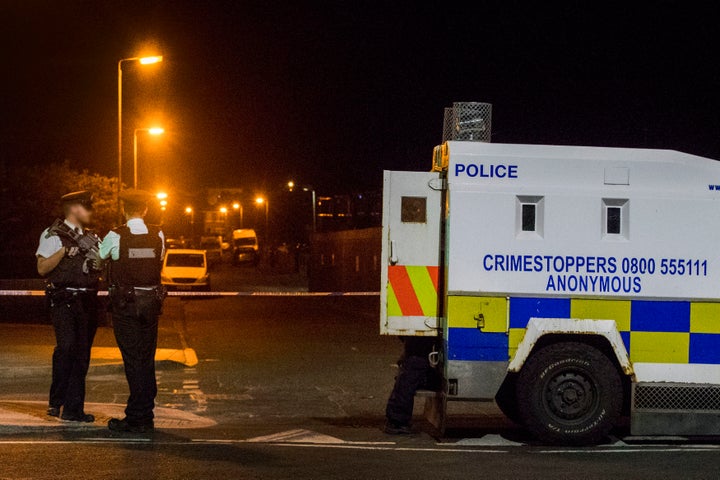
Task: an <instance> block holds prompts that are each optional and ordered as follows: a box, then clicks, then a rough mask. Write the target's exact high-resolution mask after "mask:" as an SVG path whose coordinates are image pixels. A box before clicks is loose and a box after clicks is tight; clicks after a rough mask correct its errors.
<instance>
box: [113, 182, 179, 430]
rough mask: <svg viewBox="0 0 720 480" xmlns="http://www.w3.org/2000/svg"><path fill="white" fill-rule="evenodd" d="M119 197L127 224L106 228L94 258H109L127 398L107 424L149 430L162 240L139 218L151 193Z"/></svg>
mask: <svg viewBox="0 0 720 480" xmlns="http://www.w3.org/2000/svg"><path fill="white" fill-rule="evenodd" d="M120 198H121V199H122V201H123V209H124V212H125V218H126V221H127V223H126V224H125V225H123V226H121V227H118V228H115V229H114V230H111V231H110V232H108V234H107V236H106V237H105V238H104V239H103V241H102V243H101V244H100V257H101V258H102V259H108V258H110V259H111V260H112V261H111V262H110V274H109V281H110V308H111V311H112V318H113V328H114V330H115V339H116V340H117V344H118V346H119V347H120V352H121V353H122V357H123V363H124V364H125V377H126V378H127V382H128V385H129V387H130V397H129V398H128V402H127V407H126V408H125V418H123V419H118V418H112V419H110V421H109V422H108V428H110V430H113V431H119V432H130V433H146V432H151V431H152V430H153V428H154V423H153V418H154V415H153V408H154V407H155V396H156V395H157V382H156V378H155V349H156V348H157V337H158V315H160V313H161V309H162V297H163V295H164V290H163V288H162V286H161V285H160V269H161V265H162V259H163V255H164V253H165V239H164V237H163V233H162V231H161V230H160V228H159V227H157V226H153V225H146V224H145V221H144V217H145V215H146V214H147V209H148V207H147V205H148V202H149V201H150V199H151V198H152V195H151V194H149V193H147V192H144V191H141V190H126V191H125V192H123V193H122V194H121V196H120Z"/></svg>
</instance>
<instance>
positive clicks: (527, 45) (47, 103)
mask: <svg viewBox="0 0 720 480" xmlns="http://www.w3.org/2000/svg"><path fill="white" fill-rule="evenodd" d="M468 3H470V2H468ZM590 3H594V4H595V6H594V7H591V6H587V5H586V4H590ZM693 3H694V2H666V1H657V2H652V3H650V2H648V3H647V4H643V3H640V4H637V3H636V2H618V3H617V4H615V3H613V2H578V1H573V2H527V4H532V5H533V6H532V7H523V8H520V7H518V5H522V4H523V3H522V2H512V1H505V2H483V1H476V2H472V3H471V5H472V6H471V7H468V6H466V5H464V4H463V3H459V2H404V1H387V2H366V1H348V2H339V1H338V2H268V1H261V2H249V1H242V0H237V1H211V0H208V1H198V0H194V1H179V0H176V1H171V0H148V1H121V0H115V1H74V0H63V1H35V0H3V1H2V2H0V4H1V5H0V22H2V24H1V25H0V30H1V31H2V33H0V40H1V43H0V45H1V47H0V49H2V50H0V51H2V53H3V54H2V61H3V69H2V80H1V83H0V92H1V94H0V119H1V120H0V122H1V123H0V160H1V161H4V162H7V163H9V164H13V163H22V164H28V163H30V164H37V165H42V164H44V163H47V162H51V161H61V160H65V159H68V160H70V162H71V164H72V165H74V166H77V167H79V168H89V169H91V170H93V171H98V172H100V173H103V174H108V175H114V174H115V172H116V153H115V152H116V142H117V140H116V121H117V120H116V118H117V117H116V115H117V112H116V102H117V100H116V94H117V90H116V89H117V86H116V62H117V60H118V59H120V58H123V57H129V56H134V55H143V54H152V53H161V54H163V55H164V56H165V61H164V62H163V63H161V64H158V65H154V66H144V67H140V66H135V65H126V66H125V68H124V79H125V81H124V98H125V102H124V109H125V123H124V129H125V133H126V137H125V141H124V148H125V153H126V157H125V158H126V164H125V168H126V170H125V171H126V172H130V161H131V158H132V129H133V128H138V127H146V126H149V125H150V124H156V123H158V124H162V125H163V126H164V127H165V128H166V129H167V130H168V132H167V134H166V135H165V136H164V137H162V138H144V137H143V138H141V149H140V151H141V159H142V160H141V161H142V163H143V169H141V171H140V173H141V176H143V177H144V180H142V181H141V184H142V183H143V182H145V183H146V185H147V186H152V187H156V186H162V185H169V186H173V187H174V188H185V189H195V188H199V187H203V186H243V187H245V188H247V189H249V190H250V189H256V190H258V191H261V190H262V189H269V188H274V187H275V186H277V185H280V184H282V183H284V182H286V181H287V180H289V179H291V178H292V179H295V180H296V182H299V183H304V184H312V185H313V186H315V187H316V188H317V189H318V190H320V191H324V192H328V193H329V192H336V193H340V192H351V191H358V190H363V189H372V188H379V187H380V182H381V173H380V172H381V170H382V169H410V170H426V169H428V168H429V166H430V161H431V151H432V147H433V146H434V145H436V144H438V143H439V142H440V140H441V132H442V113H443V110H442V109H443V107H444V106H447V105H449V104H451V103H452V102H453V101H468V100H473V101H486V102H490V103H492V104H493V107H494V111H493V117H494V118H493V141H494V142H502V143H547V144H573V145H600V146H628V147H648V148H670V149H676V150H682V151H686V152H689V153H694V154H698V155H703V156H709V157H713V158H720V135H719V132H720V129H719V127H720V88H719V87H720V67H719V66H718V65H719V63H720V56H719V55H718V47H719V46H720V43H719V42H720V28H719V27H718V25H719V20H720V17H719V16H718V15H717V14H715V13H714V11H713V10H714V9H711V7H708V8H707V9H706V10H703V9H701V8H698V7H695V6H692V4H693ZM698 3H700V2H698ZM704 3H706V4H709V5H712V3H713V2H704ZM48 4H49V5H52V6H48ZM125 181H126V182H128V181H130V176H128V177H126V178H125ZM150 184H152V185H150Z"/></svg>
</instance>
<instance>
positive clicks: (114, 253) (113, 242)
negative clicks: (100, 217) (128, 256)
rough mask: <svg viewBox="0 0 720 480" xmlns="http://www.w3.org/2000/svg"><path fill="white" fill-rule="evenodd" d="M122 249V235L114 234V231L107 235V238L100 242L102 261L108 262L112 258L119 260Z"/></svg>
mask: <svg viewBox="0 0 720 480" xmlns="http://www.w3.org/2000/svg"><path fill="white" fill-rule="evenodd" d="M119 249H120V235H118V234H117V233H115V232H113V231H112V230H111V231H109V232H108V233H107V235H105V238H104V239H103V241H102V242H100V246H99V248H98V250H99V256H100V259H101V260H107V259H108V258H112V259H113V260H117V259H118V257H119V253H120V252H119Z"/></svg>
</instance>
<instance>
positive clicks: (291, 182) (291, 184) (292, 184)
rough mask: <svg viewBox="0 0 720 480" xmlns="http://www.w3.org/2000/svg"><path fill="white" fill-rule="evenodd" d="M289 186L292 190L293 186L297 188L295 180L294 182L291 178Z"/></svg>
mask: <svg viewBox="0 0 720 480" xmlns="http://www.w3.org/2000/svg"><path fill="white" fill-rule="evenodd" d="M288 188H289V189H290V190H292V189H293V188H295V182H293V181H292V180H290V181H289V182H288Z"/></svg>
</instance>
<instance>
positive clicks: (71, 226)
mask: <svg viewBox="0 0 720 480" xmlns="http://www.w3.org/2000/svg"><path fill="white" fill-rule="evenodd" d="M61 200H62V205H63V212H64V214H65V221H64V222H62V221H60V220H58V221H57V222H56V224H54V225H53V227H51V228H48V229H46V230H45V231H44V232H43V233H42V235H41V236H40V244H39V246H38V249H37V252H36V253H35V256H36V257H37V270H38V273H39V274H40V275H41V276H43V277H46V278H47V288H46V294H47V297H48V304H49V306H50V317H51V319H52V324H53V328H54V330H55V340H56V346H55V351H54V352H53V361H52V385H51V386H50V404H49V407H48V410H47V414H48V415H50V416H52V417H60V418H62V419H63V420H68V421H73V422H88V423H89V422H94V421H95V417H93V416H92V415H89V414H86V413H85V376H86V375H87V371H88V367H89V365H90V349H91V348H92V343H93V339H94V338H95V332H96V331H97V288H98V280H99V276H100V275H99V272H97V271H96V270H95V269H93V266H92V262H91V260H89V259H88V258H87V257H86V256H85V255H84V253H85V252H82V251H81V249H80V247H79V245H78V243H77V238H78V236H79V235H90V232H88V231H87V230H85V226H86V225H87V224H88V223H89V222H90V217H91V215H92V194H91V193H90V192H87V191H81V192H73V193H68V194H67V195H64V196H63V197H62V199H61ZM91 243H92V242H91ZM61 409H62V415H61V414H60V410H61Z"/></svg>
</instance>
